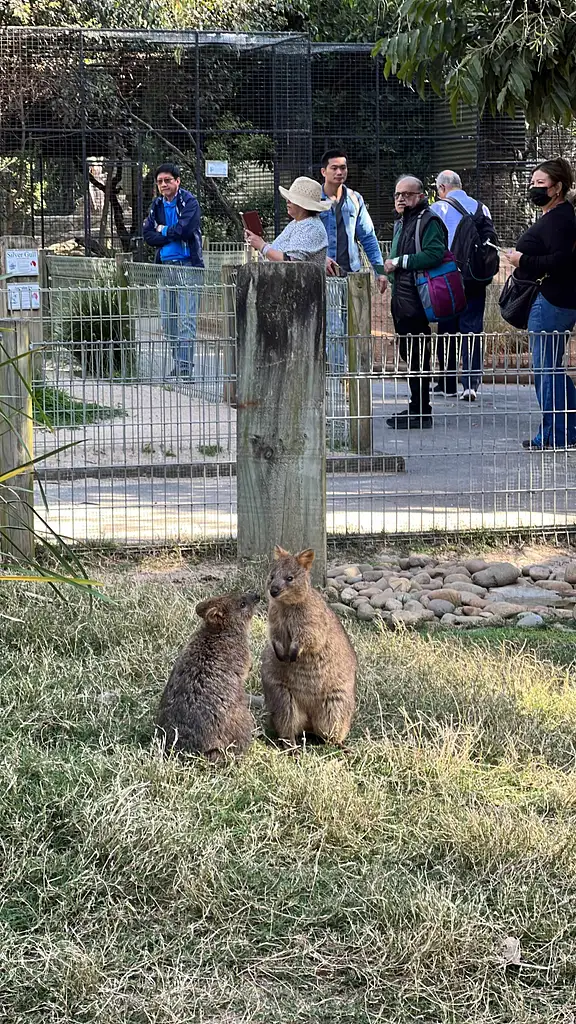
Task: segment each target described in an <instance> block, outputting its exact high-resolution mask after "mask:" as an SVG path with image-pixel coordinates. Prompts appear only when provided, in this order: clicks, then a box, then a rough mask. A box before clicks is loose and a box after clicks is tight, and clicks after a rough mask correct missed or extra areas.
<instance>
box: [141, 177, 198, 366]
mask: <svg viewBox="0 0 576 1024" xmlns="http://www.w3.org/2000/svg"><path fill="white" fill-rule="evenodd" d="M155 178H156V187H157V188H158V192H159V195H158V196H157V197H156V199H155V200H154V202H153V203H152V206H151V207H150V212H149V214H148V217H147V218H146V220H145V221H144V226H143V231H142V233H143V235H144V239H145V240H146V242H148V245H151V246H153V247H154V248H155V249H156V258H155V262H156V263H161V264H162V267H164V268H166V269H165V270H164V271H163V276H162V285H163V286H162V287H161V289H160V312H161V315H162V325H163V327H164V333H165V335H166V338H167V339H168V340H169V341H170V344H171V347H172V354H173V357H174V363H175V369H174V370H173V371H172V373H171V374H170V376H180V374H185V375H191V374H192V370H193V365H194V341H195V338H196V308H197V301H196V293H197V289H196V288H192V287H191V285H192V281H191V280H190V274H188V275H187V274H186V271H183V270H182V269H180V268H183V267H203V266H204V260H203V259H202V233H201V230H200V204H199V203H198V200H197V199H196V197H195V196H193V195H192V193H191V192H187V191H186V190H185V189H183V188H181V187H180V170H179V168H178V167H177V166H176V164H172V163H166V164H160V167H158V168H157V169H156V173H155Z"/></svg>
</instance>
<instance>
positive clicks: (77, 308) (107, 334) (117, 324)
mask: <svg viewBox="0 0 576 1024" xmlns="http://www.w3.org/2000/svg"><path fill="white" fill-rule="evenodd" d="M60 325H61V327H60V329H61V337H62V341H64V342H67V343H68V344H70V343H71V345H72V351H73V353H74V358H75V359H76V360H77V361H78V362H79V363H80V366H81V367H82V373H83V375H85V376H89V377H99V378H103V379H104V380H110V379H111V378H112V377H122V378H126V377H131V376H133V374H134V370H135V346H134V344H133V343H132V341H131V338H132V324H131V320H130V315H129V308H128V298H127V293H126V289H125V287H124V288H123V287H122V282H121V281H120V280H119V279H117V278H115V277H109V276H108V275H105V274H102V275H100V276H98V275H97V276H96V277H95V278H94V280H93V281H92V282H91V284H90V287H79V288H78V289H77V290H74V291H70V292H69V293H63V299H62V308H61V311H60Z"/></svg>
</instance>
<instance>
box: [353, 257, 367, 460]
mask: <svg viewBox="0 0 576 1024" xmlns="http://www.w3.org/2000/svg"><path fill="white" fill-rule="evenodd" d="M347 283H348V337H349V349H348V366H349V369H350V445H351V447H352V449H353V450H354V451H356V452H358V454H359V455H371V454H372V380H371V378H370V377H369V376H368V377H362V374H370V373H371V372H372V312H371V291H370V274H369V273H366V272H362V273H359V274H349V275H348V280H347ZM355 374H357V375H358V376H356V377H355V376H354V375H355Z"/></svg>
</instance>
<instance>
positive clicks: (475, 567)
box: [462, 558, 488, 574]
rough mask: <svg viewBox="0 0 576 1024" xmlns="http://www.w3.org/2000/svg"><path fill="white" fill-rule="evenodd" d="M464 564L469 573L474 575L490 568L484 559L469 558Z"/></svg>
mask: <svg viewBox="0 0 576 1024" xmlns="http://www.w3.org/2000/svg"><path fill="white" fill-rule="evenodd" d="M462 564H463V565H464V566H465V567H466V568H467V569H468V572H469V573H472V574H473V573H475V572H482V570H483V569H487V568H488V562H485V561H484V559H483V558H467V559H466V561H465V562H463V563H462Z"/></svg>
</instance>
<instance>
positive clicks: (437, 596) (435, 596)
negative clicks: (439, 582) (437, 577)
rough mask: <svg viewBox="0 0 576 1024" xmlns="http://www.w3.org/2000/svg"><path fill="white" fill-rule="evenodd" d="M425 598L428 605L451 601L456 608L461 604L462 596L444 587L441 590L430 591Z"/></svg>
mask: <svg viewBox="0 0 576 1024" xmlns="http://www.w3.org/2000/svg"><path fill="white" fill-rule="evenodd" d="M423 596H424V595H423ZM425 596H426V598H427V603H429V602H430V601H449V602H450V604H451V605H452V606H453V607H454V608H455V607H456V605H457V604H460V594H459V593H458V591H457V590H452V589H451V588H449V587H442V589H441V590H428V591H426V595H425Z"/></svg>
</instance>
